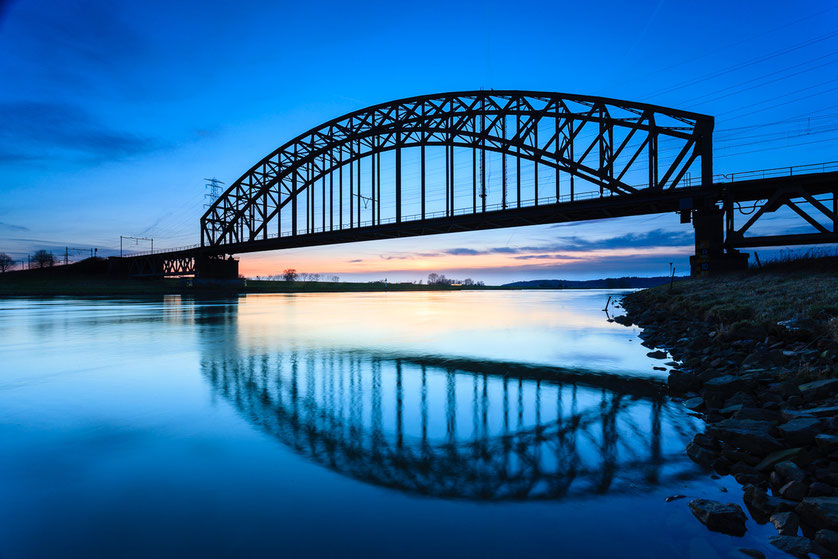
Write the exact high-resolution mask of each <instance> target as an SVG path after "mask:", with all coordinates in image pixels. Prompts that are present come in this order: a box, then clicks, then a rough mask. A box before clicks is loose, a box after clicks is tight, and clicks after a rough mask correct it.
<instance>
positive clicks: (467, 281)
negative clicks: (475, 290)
mask: <svg viewBox="0 0 838 559" xmlns="http://www.w3.org/2000/svg"><path fill="white" fill-rule="evenodd" d="M463 285H465V286H466V287H471V286H473V285H474V280H473V279H471V278H466V279H464V280H463Z"/></svg>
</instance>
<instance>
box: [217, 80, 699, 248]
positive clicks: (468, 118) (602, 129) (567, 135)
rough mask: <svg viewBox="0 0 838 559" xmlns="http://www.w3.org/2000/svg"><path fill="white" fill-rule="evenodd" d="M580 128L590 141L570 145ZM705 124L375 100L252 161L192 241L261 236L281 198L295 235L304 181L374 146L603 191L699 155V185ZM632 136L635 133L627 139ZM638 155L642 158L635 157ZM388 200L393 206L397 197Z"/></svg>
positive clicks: (488, 98)
mask: <svg viewBox="0 0 838 559" xmlns="http://www.w3.org/2000/svg"><path fill="white" fill-rule="evenodd" d="M508 118H515V119H517V121H518V122H520V123H521V124H520V126H519V127H518V128H517V129H516V130H515V133H514V135H512V136H511V137H507V133H506V131H507V130H506V129H507V128H509V127H507V126H506V125H505V123H506V119H508ZM543 125H552V126H553V130H552V131H551V130H549V129H548V130H547V132H548V134H542V138H540V139H539V137H538V132H539V128H542V127H543ZM589 126H590V127H592V129H591V131H592V132H593V134H594V139H593V141H591V142H590V143H588V142H587V141H585V142H584V144H583V145H579V146H575V147H574V145H573V144H574V143H575V142H577V141H578V140H579V139H581V137H582V136H581V134H582V133H583V132H584V133H588V130H589V129H588V127H589ZM617 130H620V131H621V133H624V134H625V137H623V139H622V140H617V139H616V138H615V131H617ZM712 130H713V119H712V117H709V116H705V115H700V114H696V113H689V112H686V111H680V110H676V109H668V108H665V107H659V106H654V105H648V104H642V103H632V102H628V101H620V100H616V99H608V98H600V97H591V96H583V95H572V94H561V93H549V92H529V91H471V92H460V93H445V94H437V95H427V96H422V97H413V98H409V99H403V100H399V101H393V102H390V103H383V104H381V105H377V106H374V107H370V108H367V109H362V110H359V111H356V112H354V113H351V114H348V115H345V116H343V117H340V118H337V119H334V120H332V121H330V122H327V123H325V124H323V125H321V126H318V127H316V128H314V129H312V130H310V131H308V132H306V133H304V134H301V135H300V136H298V137H297V138H295V139H293V140H291V141H290V142H288V143H286V144H285V145H283V146H282V147H280V148H279V149H277V150H276V151H274V152H273V153H271V154H270V155H268V156H267V157H265V158H264V159H262V160H261V161H260V162H259V163H257V164H256V165H255V166H254V167H253V168H251V169H250V170H249V171H248V172H247V173H245V174H244V175H243V176H242V177H241V178H239V179H238V180H237V181H236V182H234V183H233V184H232V185H231V186H230V187H229V188H228V189H227V191H225V193H224V194H223V195H222V196H221V197H220V198H219V199H218V200H216V202H215V203H214V204H213V205H212V206H211V207H210V208H209V210H208V211H207V212H206V213H205V214H204V216H203V217H202V218H201V244H202V245H204V246H223V245H227V244H232V243H236V244H238V243H243V242H248V241H251V240H254V239H256V238H258V237H259V236H260V235H261V238H262V239H265V238H267V236H268V235H267V225H268V223H269V222H271V220H273V219H274V218H275V217H277V216H278V214H279V212H280V211H281V210H282V208H283V207H284V206H285V205H287V204H289V203H291V204H292V205H293V206H294V208H295V211H294V212H293V218H294V224H293V225H294V228H293V230H294V234H296V231H297V227H296V225H297V224H296V216H297V211H296V200H297V197H298V195H299V194H300V193H302V192H303V191H306V190H307V189H308V187H309V186H311V185H312V184H315V183H316V182H317V181H319V180H321V179H322V178H323V177H325V175H327V174H331V173H333V172H335V171H336V170H339V169H342V168H343V166H345V165H351V164H352V163H354V162H355V161H357V160H358V159H361V158H365V157H369V156H373V155H376V154H379V153H381V152H384V151H390V150H395V151H396V157H397V159H398V157H399V154H400V151H401V149H402V148H408V147H424V146H448V147H455V146H456V147H465V148H471V149H474V150H480V151H481V152H495V153H502V154H504V158H503V161H504V164H505V162H506V157H507V156H509V157H516V158H518V159H522V160H528V161H532V162H534V163H535V164H536V165H535V167H534V169H535V173H536V188H537V184H538V181H537V172H538V165H544V166H547V167H552V168H554V169H556V170H557V173H558V172H559V171H561V172H565V173H568V174H570V175H571V176H577V177H580V178H582V179H585V180H586V181H588V182H591V183H593V184H594V185H598V186H599V187H600V192H601V193H603V194H605V193H608V194H609V195H627V194H630V195H633V194H635V193H637V192H638V191H640V190H662V189H665V188H667V189H668V188H674V187H676V186H679V184H680V181H681V179H682V177H683V176H684V174H685V173H686V172H687V170H688V169H689V168H690V166H691V165H692V164H693V163H694V162H695V161H696V160H697V159H699V158H700V159H701V164H702V166H701V169H702V171H701V175H702V184H704V185H708V184H709V182H710V180H711V176H712ZM638 133H639V134H641V136H640V137H639V138H635V136H636V135H637V134H638ZM659 137H668V138H672V139H675V140H677V141H679V142H681V144H680V151H679V152H678V155H677V156H676V157H675V159H674V160H673V161H671V162H669V164H667V165H665V166H663V168H661V166H662V162H661V161H660V159H659V157H658V147H657V146H658V139H659ZM631 141H639V147H636V146H634V145H632V147H631V149H632V151H629V152H628V153H629V154H631V155H630V156H628V155H627V156H626V157H628V160H627V161H618V159H619V158H620V157H621V156H622V155H623V152H624V150H625V149H626V147H627V146H629V145H630V142H631ZM644 152H645V153H647V154H648V157H646V158H644V157H640V155H641V154H642V153H644ZM452 153H453V152H452ZM594 153H596V154H597V155H596V157H593V154H594ZM481 157H482V156H481ZM639 165H648V166H649V172H648V176H649V183H648V184H647V185H645V186H641V187H639V188H636V187H632V186H630V185H628V184H626V183H625V182H623V178H624V177H625V175H626V173H627V172H628V171H629V170H631V169H632V168H638V166H639ZM643 169H644V170H645V167H643ZM644 172H645V171H644ZM481 173H482V169H481ZM659 173H660V174H661V179H660V180H658V174H659ZM350 176H352V175H351V173H350ZM399 176H400V173H397V174H396V182H398V181H399ZM504 176H505V175H504ZM557 177H558V175H557ZM475 180H476V178H475ZM379 181H380V177H379ZM481 181H482V179H481ZM557 182H558V180H557ZM313 196H314V195H313ZM396 200H397V212H398V211H399V210H398V208H399V207H400V206H401V199H400V196H397V198H396ZM313 201H314V197H312V202H313ZM475 210H476V208H475ZM277 218H278V217H277ZM359 219H360V218H359ZM353 226H354V224H353Z"/></svg>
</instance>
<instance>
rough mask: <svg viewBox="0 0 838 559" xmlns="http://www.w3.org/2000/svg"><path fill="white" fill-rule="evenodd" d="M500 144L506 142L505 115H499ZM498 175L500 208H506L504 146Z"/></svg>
mask: <svg viewBox="0 0 838 559" xmlns="http://www.w3.org/2000/svg"><path fill="white" fill-rule="evenodd" d="M500 139H501V145H505V144H506V115H503V116H501V121H500ZM500 176H501V206H500V207H501V208H503V209H504V210H505V209H506V148H505V147H504V149H502V150H501V152H500Z"/></svg>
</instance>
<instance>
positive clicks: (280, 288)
mask: <svg viewBox="0 0 838 559" xmlns="http://www.w3.org/2000/svg"><path fill="white" fill-rule="evenodd" d="M4 276H5V275H0V297H15V296H33V297H39V296H56V295H69V296H72V295H80V296H81V295H84V296H90V295H102V296H110V295H166V294H213V293H341V292H380V291H387V292H392V291H461V290H469V289H506V288H500V287H484V286H481V287H453V286H447V285H416V284H409V283H408V284H404V283H388V284H384V283H366V282H365V283H360V282H357V283H356V282H313V281H312V282H306V281H294V282H286V281H264V280H262V281H260V280H248V281H247V282H246V285H245V286H244V287H226V288H225V287H219V286H213V285H210V286H204V287H202V286H200V285H198V286H197V287H195V286H189V285H187V284H186V283H184V282H183V281H181V280H180V279H132V278H112V277H109V276H106V275H98V274H96V275H72V276H70V275H61V276H49V275H47V274H43V275H37V276H36V275H29V276H25V275H18V274H9V275H8V276H5V277H4Z"/></svg>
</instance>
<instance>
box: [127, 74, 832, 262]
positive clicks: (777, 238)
mask: <svg viewBox="0 0 838 559" xmlns="http://www.w3.org/2000/svg"><path fill="white" fill-rule="evenodd" d="M713 127H714V120H713V118H712V117H710V116H707V115H701V114H697V113H691V112H687V111H681V110H678V109H671V108H667V107H661V106H656V105H649V104H645V103H636V102H631V101H622V100H617V99H610V98H604V97H594V96H587V95H574V94H564V93H551V92H537V91H494V90H489V91H466V92H455V93H441V94H434V95H424V96H419V97H411V98H408V99H401V100H398V101H392V102H388V103H382V104H379V105H375V106H372V107H369V108H365V109H361V110H359V111H355V112H352V113H349V114H347V115H344V116H342V117H339V118H336V119H333V120H331V121H329V122H326V123H324V124H322V125H320V126H317V127H315V128H312V129H311V130H309V131H308V132H305V133H304V134H301V135H299V136H297V137H296V138H294V139H293V140H291V141H289V142H287V143H286V144H284V145H282V146H281V147H280V148H278V149H276V150H275V151H273V152H272V153H270V154H269V155H267V156H266V157H264V158H263V159H262V160H261V161H259V162H258V163H257V164H256V165H254V166H253V167H252V168H251V169H249V170H248V171H247V172H246V173H245V174H244V175H242V176H241V177H240V178H239V179H238V180H236V181H235V182H234V183H233V184H232V185H230V187H229V188H227V190H226V191H225V192H224V193H223V194H222V195H221V196H220V197H219V198H218V199H217V200H215V201H214V202H213V203H212V204H211V205H210V207H209V209H208V210H207V211H206V213H205V214H204V215H203V216H202V217H201V242H200V245H195V246H191V247H183V248H181V249H172V250H168V251H158V252H156V253H147V254H138V255H132V256H131V257H128V258H113V259H112V264H111V269H112V271H114V272H117V273H124V274H131V275H158V276H166V275H190V274H195V275H199V276H206V277H229V278H235V277H237V276H238V263H237V261H235V260H233V259H232V256H233V255H235V254H239V253H246V252H256V251H265V250H276V249H284V248H294V247H308V246H317V245H326V244H337V243H348V242H356V241H368V240H376V239H387V238H395V237H409V236H417V235H433V234H439V233H451V232H457V231H474V230H481V229H493V228H500V227H518V226H525V225H536V224H544V223H559V222H570V221H584V220H592V219H601V218H611V217H622V216H631V215H641V214H656V213H666V212H676V213H679V214H680V216H681V221H682V223H689V222H692V223H693V225H694V227H695V249H696V252H695V256H694V257H692V258H691V266H692V271H693V273H694V274H702V275H706V274H709V273H711V271H712V272H713V273H715V272H717V271H723V270H725V269H730V268H741V267H744V266H747V254H741V253H739V252H738V249H740V248H751V247H760V246H786V245H796V244H821V243H834V242H838V162H831V163H828V164H817V165H802V166H798V167H787V168H778V169H764V170H759V171H752V172H745V173H736V174H734V175H730V174H728V175H724V174H723V175H713ZM781 208H785V209H789V210H791V211H793V212H794V213H795V214H797V216H799V217H800V219H801V222H800V224H801V226H802V227H798V228H796V230H795V232H794V233H793V234H781V235H770V234H769V235H766V234H764V233H763V234H753V232H754V231H755V230H756V229H759V227H754V225H755V223H756V222H758V221H759V220H761V219H763V218H764V217H765V216H767V215H769V214H771V213H773V212H776V211H777V210H779V209H781ZM737 214H739V215H741V216H744V218H745V219H747V222H745V223H744V224H740V225H738V226H737V224H736V221H735V217H736V216H737ZM807 229H808V232H807V231H806V230H807ZM749 232H750V234H746V233H749ZM225 256H229V258H225Z"/></svg>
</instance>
